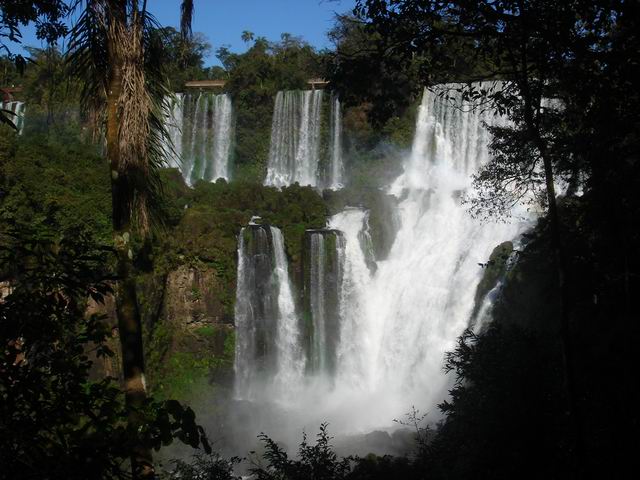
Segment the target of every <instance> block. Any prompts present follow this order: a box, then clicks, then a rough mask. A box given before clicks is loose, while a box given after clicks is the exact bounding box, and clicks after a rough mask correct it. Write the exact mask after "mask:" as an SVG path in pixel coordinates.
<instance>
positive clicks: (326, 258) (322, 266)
mask: <svg viewBox="0 0 640 480" xmlns="http://www.w3.org/2000/svg"><path fill="white" fill-rule="evenodd" d="M305 237H306V238H305V250H306V251H307V252H308V255H307V259H306V261H305V263H306V275H307V277H306V278H305V291H306V292H307V294H306V295H305V297H306V298H307V300H308V311H309V314H310V318H311V329H310V332H309V337H310V339H309V355H308V357H309V369H310V371H311V372H313V373H319V374H329V375H333V374H334V372H335V368H336V361H337V343H338V339H339V334H340V308H341V298H340V293H341V286H342V272H343V268H344V238H343V235H342V233H341V232H339V231H337V230H308V231H307V232H306V234H305Z"/></svg>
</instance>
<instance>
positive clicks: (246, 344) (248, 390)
mask: <svg viewBox="0 0 640 480" xmlns="http://www.w3.org/2000/svg"><path fill="white" fill-rule="evenodd" d="M235 326H236V351H235V375H236V384H235V392H236V397H237V398H240V399H245V400H254V399H256V398H261V397H262V396H263V395H266V394H269V396H271V397H277V398H279V399H283V401H284V399H286V398H287V394H288V393H290V392H291V390H292V389H293V388H294V387H295V386H297V385H300V383H301V377H302V374H303V372H304V357H303V354H302V347H301V341H300V330H299V326H298V319H297V316H296V312H295V303H294V300H293V294H292V290H291V284H290V281H289V273H288V266H287V260H286V254H285V250H284V240H283V237H282V232H281V231H280V230H279V229H277V228H275V227H269V226H265V225H256V224H250V225H248V226H247V227H244V228H243V229H242V230H241V231H240V235H239V238H238V281H237V289H236V305H235Z"/></svg>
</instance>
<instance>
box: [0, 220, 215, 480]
mask: <svg viewBox="0 0 640 480" xmlns="http://www.w3.org/2000/svg"><path fill="white" fill-rule="evenodd" d="M112 254H113V249H111V248H109V247H104V246H101V245H100V244H98V243H97V242H96V241H95V240H94V239H93V238H92V237H91V235H89V234H88V233H87V232H86V231H85V230H84V229H82V228H72V229H69V230H66V231H64V232H63V233H62V234H56V235H47V234H46V233H45V234H43V233H42V232H41V231H36V230H35V228H34V227H33V226H25V225H19V224H14V225H12V224H11V222H7V223H3V225H2V230H1V231H0V280H1V281H2V298H0V344H1V345H2V350H0V397H1V398H2V402H0V463H1V464H2V471H1V472H0V477H1V478H11V479H25V480H26V479H29V478H51V479H63V478H64V479H74V480H81V479H123V480H124V479H127V478H130V475H129V474H128V472H127V471H126V470H127V469H126V468H123V463H124V461H125V460H126V459H127V458H128V457H129V455H130V452H131V449H132V448H136V447H137V446H139V445H144V446H145V448H149V449H150V448H159V447H160V446H161V445H167V444H168V443H170V442H171V439H172V438H174V437H178V438H181V439H183V440H184V441H185V442H187V443H189V444H191V445H192V446H194V447H196V446H197V445H198V444H199V443H200V442H201V435H202V431H201V429H200V428H199V427H198V426H197V425H196V424H195V421H194V418H195V417H194V414H193V411H191V410H190V409H188V408H187V409H185V408H183V407H182V406H181V405H180V404H178V403H177V402H175V401H168V402H163V403H159V402H153V401H147V402H145V403H144V405H142V406H141V409H140V410H139V415H141V416H142V417H143V419H144V424H143V425H136V424H132V423H131V422H127V417H128V416H129V411H128V410H129V409H128V408H127V407H126V405H125V403H124V401H123V398H122V397H123V395H122V392H121V390H120V389H119V388H118V386H117V384H116V383H115V382H114V379H112V378H103V379H100V380H98V381H91V380H90V378H89V374H90V370H91V366H92V360H91V358H90V357H91V356H92V355H93V356H95V357H96V358H101V357H106V358H108V357H110V356H112V355H113V352H112V351H111V349H110V348H109V345H108V343H107V340H108V339H109V338H110V337H111V329H110V328H109V327H107V325H106V323H105V322H104V321H103V320H104V319H103V318H102V317H101V316H99V315H96V314H93V315H87V314H86V311H85V309H86V304H87V299H88V298H91V299H93V300H94V301H95V302H97V303H101V302H103V301H104V297H105V296H106V295H108V294H110V292H111V287H110V284H111V280H112V279H113V272H112V271H111V265H112V264H113V262H112Z"/></svg>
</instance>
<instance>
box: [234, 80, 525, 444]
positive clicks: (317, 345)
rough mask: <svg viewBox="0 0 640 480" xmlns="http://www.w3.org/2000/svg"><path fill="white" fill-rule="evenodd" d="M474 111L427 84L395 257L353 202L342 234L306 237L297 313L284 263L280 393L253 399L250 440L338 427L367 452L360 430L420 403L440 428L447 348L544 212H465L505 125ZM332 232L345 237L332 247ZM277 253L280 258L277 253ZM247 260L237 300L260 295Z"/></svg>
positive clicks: (292, 439)
mask: <svg viewBox="0 0 640 480" xmlns="http://www.w3.org/2000/svg"><path fill="white" fill-rule="evenodd" d="M453 87H455V86H453V85H451V86H449V85H445V86H442V87H441V88H453ZM281 101H282V102H284V101H285V96H282V98H281ZM472 107H473V105H470V104H468V103H465V102H464V101H463V99H462V97H461V96H460V94H459V93H457V92H456V91H455V90H451V91H449V92H448V95H446V96H440V95H436V94H434V93H433V92H431V91H429V90H425V92H424V95H423V99H422V104H421V105H420V107H419V112H418V118H417V122H416V130H415V136H414V142H413V146H412V150H411V153H410V155H408V157H407V158H406V159H405V161H404V169H403V173H402V174H401V175H400V176H399V177H398V178H397V179H396V180H395V181H394V182H393V183H392V185H391V186H390V187H389V188H388V193H390V194H392V195H395V196H396V197H397V198H398V199H399V203H398V206H397V218H398V227H397V228H398V231H397V234H396V238H395V240H394V242H393V245H392V247H391V250H390V251H389V254H388V256H387V257H386V258H385V259H384V260H380V259H379V260H377V261H376V260H375V258H373V257H374V254H373V249H372V238H371V235H370V232H369V227H368V225H369V222H368V215H369V213H368V212H367V211H365V210H363V209H361V208H347V209H346V210H344V211H343V212H341V213H338V214H337V215H334V216H333V217H332V218H331V219H330V221H329V228H330V229H331V230H326V231H310V232H307V234H306V239H307V240H306V241H307V251H308V255H309V256H310V259H309V260H308V261H307V265H306V268H307V271H306V273H305V275H307V279H306V284H305V285H306V286H305V289H306V291H305V296H306V298H308V299H309V300H308V305H307V306H306V307H305V306H303V307H302V310H303V311H297V312H295V311H294V310H293V304H292V303H291V304H290V303H289V300H290V298H289V297H290V287H288V286H286V285H288V283H287V282H284V283H282V282H283V280H282V278H283V277H284V272H283V271H280V270H279V267H278V268H275V267H274V270H273V271H279V280H278V282H279V284H280V285H285V287H284V290H281V293H282V291H284V292H285V293H286V294H285V295H284V296H285V297H286V301H284V300H282V299H280V300H279V301H278V303H279V305H280V304H281V303H282V304H283V306H281V307H280V308H279V310H278V313H277V318H276V319H275V320H273V321H274V322H275V323H276V324H277V327H276V328H275V330H273V332H277V335H278V338H279V340H278V342H280V343H278V345H279V347H278V348H279V350H278V351H279V353H278V358H279V359H280V360H279V361H277V362H276V363H275V369H276V372H277V373H276V374H275V376H274V377H273V378H274V381H273V382H271V387H270V388H263V390H262V392H263V395H262V396H261V397H260V398H259V399H258V398H255V397H254V399H255V400H257V401H256V402H253V403H251V405H250V406H249V405H248V404H246V403H245V404H244V407H245V408H246V409H247V410H244V414H243V415H244V417H242V418H238V421H239V422H240V421H246V422H248V423H250V424H251V426H247V425H246V424H245V427H243V428H246V432H247V433H248V432H252V433H253V434H254V435H255V433H257V432H259V431H264V432H266V433H268V434H269V435H271V436H272V438H274V439H275V440H279V441H282V442H283V443H284V444H285V445H287V446H288V447H290V448H292V447H295V445H296V444H297V440H298V439H299V435H300V432H301V431H302V430H303V429H304V430H306V431H307V432H309V433H312V432H314V431H315V430H316V429H317V427H318V425H319V424H320V423H321V422H325V421H327V422H329V423H330V425H331V427H330V429H331V432H332V434H334V435H336V436H337V439H336V444H337V445H341V442H342V444H343V445H344V448H345V451H355V452H358V447H357V444H358V441H359V440H355V438H356V437H354V436H353V435H357V434H362V435H365V436H364V437H362V438H365V439H366V438H369V437H367V436H366V434H367V433H369V432H372V431H374V430H384V431H386V432H392V431H393V430H394V423H393V420H394V419H397V418H402V416H403V415H404V414H406V413H407V412H410V411H411V410H412V407H414V406H415V407H416V408H418V409H420V410H421V411H422V412H429V415H428V417H427V419H428V420H430V421H436V420H438V417H439V416H438V413H437V408H436V405H437V404H438V403H439V402H441V401H442V400H443V399H445V398H446V396H447V388H448V386H449V383H448V382H450V379H448V378H446V377H445V375H444V372H443V360H444V354H445V352H447V351H449V350H451V349H452V348H453V347H454V346H455V342H456V339H457V337H458V336H459V335H460V334H461V333H462V332H463V331H464V329H465V328H467V327H468V326H469V321H470V317H471V314H472V311H473V310H474V303H475V298H474V297H475V291H476V287H477V285H478V283H479V281H480V279H481V277H482V274H483V269H482V268H481V267H480V265H479V264H481V263H484V262H486V261H487V259H488V258H489V256H490V254H491V252H492V250H493V248H494V247H495V246H496V245H498V244H499V243H501V242H503V241H505V240H512V239H517V238H518V237H519V236H520V235H521V234H522V233H523V232H524V231H525V230H527V229H528V228H530V226H531V224H532V216H531V215H530V214H528V213H527V212H526V211H524V210H517V209H514V211H513V212H512V217H511V219H510V221H509V222H506V223H486V222H482V221H480V220H478V219H474V218H472V217H471V216H470V215H469V212H468V211H467V208H466V207H465V205H463V204H462V202H461V196H462V193H464V192H465V191H467V190H468V189H470V188H471V175H472V174H473V173H474V172H475V171H476V170H477V169H478V167H479V166H480V165H482V164H483V163H484V162H486V161H487V159H488V157H489V151H488V143H489V140H490V138H489V133H488V132H487V130H486V128H485V124H489V125H491V124H495V123H496V122H500V121H502V120H501V119H500V118H497V117H494V116H493V115H492V114H490V113H488V112H482V111H479V110H477V109H475V110H474V109H473V108H472ZM291 161H294V160H293V159H291ZM295 161H298V160H295ZM274 178H275V177H274ZM327 232H334V233H332V235H333V237H329V236H327V235H328V233H327ZM241 237H242V235H241ZM329 238H333V239H334V240H332V241H331V246H330V248H328V247H327V244H328V243H329V242H328V239H329ZM273 244H274V245H276V244H277V242H276V241H274V242H273ZM242 245H243V244H242V240H241V247H240V248H241V249H242V248H244V247H243V246H242ZM282 251H284V250H282ZM328 256H332V260H331V262H329V261H327V257H328ZM273 258H274V259H276V263H278V262H279V261H280V260H277V258H278V255H276V254H274V255H273ZM332 262H333V263H332ZM247 265H248V264H247V263H246V260H241V262H240V264H239V280H238V282H239V283H238V295H239V297H238V303H239V305H242V302H246V301H247V298H251V295H252V294H251V293H250V292H246V290H245V288H246V285H245V280H244V278H245V276H246V275H247V272H246V270H247ZM283 268H284V269H285V270H286V263H285V264H284V267H283ZM240 270H245V271H243V272H241V271H240ZM329 273H330V274H331V275H329ZM332 276H333V277H332ZM241 287H242V289H241ZM330 291H333V292H335V294H333V295H330V294H329V292H330ZM287 292H288V293H287ZM241 297H242V298H241ZM296 315H297V318H298V320H297V321H296V320H294V317H295V316H296ZM243 318H244V317H243V316H242V315H240V316H238V313H237V314H236V323H237V325H238V328H239V330H238V332H237V335H238V349H237V357H236V361H237V368H238V366H240V365H242V362H243V361H244V360H243V359H241V358H240V357H242V356H243V355H244V354H243V353H242V352H243V349H244V348H245V347H244V346H243V342H244V340H243V339H242V338H241V337H242V335H243V332H246V328H245V329H240V327H241V323H242V322H243V321H244V320H243ZM294 325H303V326H304V325H306V326H307V327H306V328H308V329H309V330H310V331H303V332H301V330H300V329H296V328H295V326H294ZM243 328H244V327H243ZM253 328H258V323H256V324H255V325H254V327H253ZM305 337H306V339H305ZM285 338H286V341H285ZM296 345H297V346H298V348H296ZM303 349H306V351H307V356H306V360H305V356H304V355H302V354H301V351H302V350H303ZM285 352H286V353H285ZM305 363H306V365H305ZM305 372H306V373H305ZM280 377H282V378H286V379H287V380H286V381H285V382H281V381H279V380H277V379H279V378H280ZM263 380H264V377H263V378H262V380H260V381H263ZM238 382H239V383H237V384H242V383H243V382H245V377H244V376H242V375H240V377H239V380H238ZM278 385H280V387H282V388H276V387H275V386H278ZM248 411H250V412H251V414H247V412H248ZM396 428H397V426H396ZM385 435H386V437H385V438H386V439H387V440H386V441H385V442H382V443H380V442H379V445H377V446H375V445H374V446H372V445H367V446H366V447H363V448H364V450H362V451H363V452H364V453H367V451H374V452H376V451H377V452H378V453H385V452H388V453H399V452H400V450H401V448H403V447H402V446H401V444H402V445H404V448H406V443H404V444H403V443H402V442H400V440H398V439H397V438H396V437H394V434H385ZM376 438H379V437H376ZM345 439H348V440H345ZM245 441H248V440H245ZM359 453H361V452H359ZM400 453H402V452H400Z"/></svg>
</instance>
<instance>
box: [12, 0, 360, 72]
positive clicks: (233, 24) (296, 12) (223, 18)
mask: <svg viewBox="0 0 640 480" xmlns="http://www.w3.org/2000/svg"><path fill="white" fill-rule="evenodd" d="M194 4H195V7H194V17H193V31H194V32H201V33H203V34H204V35H205V36H206V37H207V38H208V40H209V42H210V43H211V46H212V47H213V48H212V53H211V56H210V57H209V58H207V59H206V61H205V63H206V65H207V66H210V65H219V62H218V60H217V59H216V58H215V51H216V50H217V49H218V48H219V47H221V46H228V47H229V48H230V49H231V51H233V52H237V53H242V52H244V51H245V50H246V48H247V46H246V44H245V43H244V42H243V41H242V39H241V38H240V35H241V34H242V32H243V31H244V30H248V31H250V32H253V33H254V34H255V36H256V37H259V36H263V37H266V38H267V39H268V40H279V39H280V34H282V33H290V34H292V35H294V36H301V37H303V38H304V39H305V40H306V41H307V42H309V43H310V44H311V45H313V46H314V47H317V48H323V47H330V46H331V44H330V43H329V40H328V39H327V32H328V31H329V30H330V29H331V27H332V25H333V18H334V14H335V13H336V12H337V13H345V12H347V11H348V10H351V9H352V8H353V6H354V4H355V0H195V2H194ZM147 8H148V9H149V11H150V12H151V13H153V14H154V15H155V16H156V18H157V19H158V21H159V22H160V24H161V25H164V26H172V27H174V28H176V29H177V28H178V27H179V24H180V0H148V4H147ZM22 44H23V45H25V46H34V47H42V46H44V45H42V44H41V42H40V41H39V40H37V39H36V37H35V31H34V29H33V28H32V27H27V28H26V29H24V30H23V42H22ZM20 50H21V49H20V47H17V48H13V51H14V52H15V53H19V52H20Z"/></svg>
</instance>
